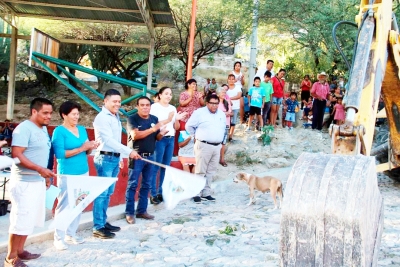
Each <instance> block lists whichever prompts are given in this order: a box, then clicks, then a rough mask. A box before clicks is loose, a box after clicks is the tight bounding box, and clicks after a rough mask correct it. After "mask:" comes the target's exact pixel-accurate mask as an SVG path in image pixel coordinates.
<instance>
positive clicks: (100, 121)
mask: <svg viewBox="0 0 400 267" xmlns="http://www.w3.org/2000/svg"><path fill="white" fill-rule="evenodd" d="M120 107H121V94H120V93H119V92H118V91H117V90H115V89H109V90H107V92H106V93H105V94H104V106H103V108H102V110H101V112H100V113H99V114H98V115H97V116H96V118H95V119H94V122H93V127H94V135H95V138H96V141H97V142H99V143H100V145H99V147H98V148H97V153H96V155H95V156H94V158H93V161H94V166H95V167H96V170H97V175H98V176H102V177H117V176H118V173H119V169H120V168H123V161H122V159H123V158H124V157H129V158H134V159H139V158H140V156H139V154H138V153H137V152H136V151H135V150H133V149H131V148H128V147H127V146H124V145H122V144H121V134H122V125H121V121H120V119H119V115H118V112H119V108H120ZM114 189H115V184H113V185H111V186H110V187H109V188H108V189H107V190H106V191H104V192H103V193H101V194H100V195H99V196H98V197H97V198H96V199H95V200H94V202H93V236H94V237H98V238H113V237H114V236H115V234H114V233H113V232H117V231H119V230H121V228H120V227H118V226H113V225H111V224H110V223H108V222H107V208H108V204H109V202H110V196H111V195H112V193H114Z"/></svg>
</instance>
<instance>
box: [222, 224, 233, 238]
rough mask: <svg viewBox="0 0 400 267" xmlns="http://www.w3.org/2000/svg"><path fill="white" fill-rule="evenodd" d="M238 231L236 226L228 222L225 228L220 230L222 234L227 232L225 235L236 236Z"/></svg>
mask: <svg viewBox="0 0 400 267" xmlns="http://www.w3.org/2000/svg"><path fill="white" fill-rule="evenodd" d="M236 231H237V228H236V226H234V225H229V224H227V225H226V227H225V229H224V230H219V233H220V234H221V235H222V234H225V235H231V236H235V233H234V232H236Z"/></svg>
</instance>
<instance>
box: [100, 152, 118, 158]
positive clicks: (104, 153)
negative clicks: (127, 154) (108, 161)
mask: <svg viewBox="0 0 400 267" xmlns="http://www.w3.org/2000/svg"><path fill="white" fill-rule="evenodd" d="M100 155H107V156H114V157H119V156H120V155H121V154H120V153H115V152H108V151H100Z"/></svg>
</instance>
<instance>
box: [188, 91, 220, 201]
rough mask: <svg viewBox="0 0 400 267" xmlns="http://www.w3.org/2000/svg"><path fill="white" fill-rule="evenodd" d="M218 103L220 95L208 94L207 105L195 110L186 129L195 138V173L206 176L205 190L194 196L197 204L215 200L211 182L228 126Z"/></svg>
mask: <svg viewBox="0 0 400 267" xmlns="http://www.w3.org/2000/svg"><path fill="white" fill-rule="evenodd" d="M218 105H219V98H218V96H217V95H213V94H211V95H208V96H207V97H206V106H205V107H202V108H199V109H197V110H195V111H194V112H193V114H192V116H191V117H190V118H189V120H188V121H187V123H186V131H188V132H189V134H190V135H191V136H193V137H194V138H195V144H194V154H195V158H196V169H195V173H196V174H198V175H202V176H204V177H205V178H206V185H205V186H204V188H203V190H201V191H200V192H199V194H198V195H197V196H195V197H194V198H193V200H194V202H195V203H196V204H200V203H201V201H215V198H213V197H212V196H211V182H212V179H213V176H214V174H215V171H216V170H217V167H218V162H219V156H220V155H219V153H220V150H221V143H222V140H223V139H224V134H225V127H226V119H225V114H224V113H223V112H222V111H221V110H218Z"/></svg>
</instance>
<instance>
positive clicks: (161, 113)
mask: <svg viewBox="0 0 400 267" xmlns="http://www.w3.org/2000/svg"><path fill="white" fill-rule="evenodd" d="M171 111H174V112H175V115H174V117H173V118H172V121H170V122H169V123H168V124H167V126H166V127H167V130H168V133H167V134H166V135H165V136H175V128H174V125H175V118H176V113H177V112H176V108H175V107H174V106H172V105H168V107H164V106H162V105H161V104H160V103H154V104H153V105H151V109H150V114H151V115H154V116H156V117H157V118H158V121H163V120H166V119H168V115H169V113H170V112H171Z"/></svg>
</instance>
